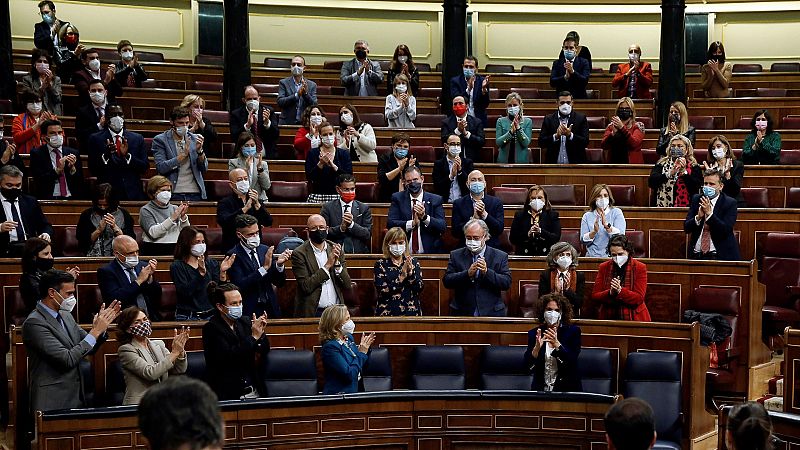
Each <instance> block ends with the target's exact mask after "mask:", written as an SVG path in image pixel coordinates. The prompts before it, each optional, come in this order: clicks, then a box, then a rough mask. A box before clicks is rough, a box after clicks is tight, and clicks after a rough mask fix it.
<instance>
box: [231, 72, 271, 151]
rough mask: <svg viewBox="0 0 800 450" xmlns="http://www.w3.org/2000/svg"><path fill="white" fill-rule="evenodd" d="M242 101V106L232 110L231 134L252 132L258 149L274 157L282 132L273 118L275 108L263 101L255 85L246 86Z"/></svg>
mask: <svg viewBox="0 0 800 450" xmlns="http://www.w3.org/2000/svg"><path fill="white" fill-rule="evenodd" d="M242 103H244V104H243V105H242V106H240V107H239V108H236V109H234V110H232V111H231V115H230V117H229V124H230V127H231V136H237V137H238V136H241V134H242V133H243V132H245V131H247V132H250V133H251V134H252V135H253V136H254V137H255V141H256V151H257V152H259V153H263V154H264V157H265V158H267V159H274V158H275V157H276V156H277V155H276V151H277V150H276V148H277V147H276V145H277V143H278V137H279V135H280V132H279V131H278V121H277V120H272V119H273V118H274V111H273V109H272V108H271V107H270V106H268V105H266V104H264V103H262V102H261V96H260V95H259V93H258V90H257V89H256V88H255V87H253V86H245V88H244V97H242ZM231 108H233V105H231Z"/></svg>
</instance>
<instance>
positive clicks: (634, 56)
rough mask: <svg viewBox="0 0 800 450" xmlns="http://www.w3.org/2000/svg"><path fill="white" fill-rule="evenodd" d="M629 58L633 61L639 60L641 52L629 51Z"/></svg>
mask: <svg viewBox="0 0 800 450" xmlns="http://www.w3.org/2000/svg"><path fill="white" fill-rule="evenodd" d="M628 59H629V60H631V61H632V62H633V61H638V60H639V54H638V53H636V52H630V53H628Z"/></svg>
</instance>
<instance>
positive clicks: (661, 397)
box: [624, 351, 682, 448]
mask: <svg viewBox="0 0 800 450" xmlns="http://www.w3.org/2000/svg"><path fill="white" fill-rule="evenodd" d="M681 356H682V355H681V354H680V353H675V352H661V351H653V352H650V351H647V352H634V353H629V354H628V357H627V361H626V364H625V392H624V395H625V397H626V398H628V397H639V398H641V399H642V400H644V401H646V402H648V403H649V404H650V405H651V406H653V410H654V411H655V415H656V432H657V433H658V437H659V438H662V439H664V440H665V441H672V442H679V441H680V439H681V423H680V419H681V375H682V374H681ZM667 448H669V447H667Z"/></svg>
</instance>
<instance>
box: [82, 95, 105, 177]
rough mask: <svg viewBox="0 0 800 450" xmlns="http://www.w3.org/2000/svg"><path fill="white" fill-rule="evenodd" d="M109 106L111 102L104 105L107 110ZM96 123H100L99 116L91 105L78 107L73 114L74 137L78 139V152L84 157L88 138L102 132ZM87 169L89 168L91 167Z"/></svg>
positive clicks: (87, 148)
mask: <svg viewBox="0 0 800 450" xmlns="http://www.w3.org/2000/svg"><path fill="white" fill-rule="evenodd" d="M90 103H91V102H90ZM111 105H112V103H111V102H108V103H106V108H105V109H106V110H108V107H109V106H111ZM98 123H100V116H99V115H97V110H96V109H95V107H94V104H93V103H92V104H90V105H83V106H81V107H79V108H78V111H77V113H75V135H76V136H75V137H77V138H78V150H80V151H81V153H82V154H84V155H87V154H89V138H90V137H91V136H92V135H93V134H95V133H98V132H100V131H103V130H102V129H101V128H97V124H98ZM89 167H90V168H91V166H89Z"/></svg>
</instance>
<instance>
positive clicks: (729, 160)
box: [703, 134, 747, 208]
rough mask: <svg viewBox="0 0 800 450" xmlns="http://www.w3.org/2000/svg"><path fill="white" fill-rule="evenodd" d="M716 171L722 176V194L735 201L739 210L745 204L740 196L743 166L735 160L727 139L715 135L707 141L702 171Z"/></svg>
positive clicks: (742, 182)
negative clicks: (705, 158) (706, 152)
mask: <svg viewBox="0 0 800 450" xmlns="http://www.w3.org/2000/svg"><path fill="white" fill-rule="evenodd" d="M708 169H716V170H717V171H719V172H720V173H721V174H722V192H723V193H724V194H725V195H727V196H728V197H730V198H733V199H735V200H736V204H737V206H738V207H739V208H744V207H745V206H746V205H747V204H746V203H745V201H744V197H743V196H742V185H743V184H744V164H743V163H742V162H741V161H739V160H737V159H736V155H734V154H733V150H732V149H731V144H730V142H728V138H726V137H725V136H723V135H721V134H720V135H717V136H714V137H713V138H711V140H710V141H708V154H707V160H706V161H703V170H704V171H705V170H708Z"/></svg>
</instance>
